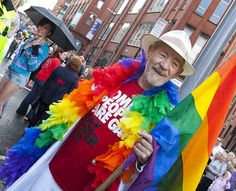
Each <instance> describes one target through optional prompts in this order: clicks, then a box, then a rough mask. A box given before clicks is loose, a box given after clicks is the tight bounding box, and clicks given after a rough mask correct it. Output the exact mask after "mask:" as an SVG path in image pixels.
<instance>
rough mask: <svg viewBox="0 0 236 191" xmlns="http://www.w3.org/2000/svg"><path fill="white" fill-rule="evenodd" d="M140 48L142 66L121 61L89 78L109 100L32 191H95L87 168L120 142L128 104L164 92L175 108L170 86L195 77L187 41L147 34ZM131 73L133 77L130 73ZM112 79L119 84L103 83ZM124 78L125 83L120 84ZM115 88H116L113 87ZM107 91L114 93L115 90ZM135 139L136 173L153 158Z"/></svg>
mask: <svg viewBox="0 0 236 191" xmlns="http://www.w3.org/2000/svg"><path fill="white" fill-rule="evenodd" d="M142 48H143V50H144V52H143V54H142V59H141V61H136V60H132V61H131V59H125V60H123V61H122V60H121V61H120V62H118V63H116V64H114V65H113V66H110V67H109V70H106V69H104V70H102V71H104V73H102V72H100V73H99V72H96V71H94V72H93V74H94V75H93V78H94V83H95V85H94V86H92V89H93V91H99V90H97V89H99V88H101V87H105V86H107V88H108V89H109V88H110V89H109V91H108V95H106V96H104V97H103V99H102V101H101V102H100V103H99V104H98V105H96V107H95V108H93V109H92V110H90V112H88V113H87V114H86V115H85V116H84V117H83V118H82V119H81V120H80V121H79V123H78V124H77V125H76V127H75V128H74V130H73V132H72V133H71V134H70V135H69V137H68V138H67V139H66V140H65V142H64V144H63V145H62V147H61V148H60V150H59V151H58V152H57V153H56V155H55V156H54V158H53V159H52V160H51V162H50V164H49V166H47V168H46V169H45V170H44V171H43V172H42V173H40V176H39V177H37V180H36V181H34V184H33V185H32V187H31V190H34V191H37V190H44V191H47V190H65V191H77V190H81V191H82V190H94V189H95V188H96V186H94V185H95V183H94V175H93V174H91V173H90V172H91V171H90V172H89V170H88V167H89V166H90V165H94V166H95V167H96V160H94V159H95V157H96V156H98V155H101V154H103V153H104V152H106V150H107V148H108V145H111V144H114V143H115V142H117V141H119V140H120V139H121V137H122V136H123V134H122V133H123V132H122V129H121V128H120V127H119V126H118V125H117V124H118V123H119V120H120V119H121V118H122V117H123V116H124V114H123V111H124V110H125V109H126V110H127V108H129V107H130V106H131V102H132V104H134V102H135V100H131V97H132V96H133V95H136V96H137V95H140V94H143V95H156V94H158V93H160V90H163V91H164V94H165V95H166V97H165V96H164V97H165V98H166V99H165V100H167V102H168V106H167V107H168V108H169V109H171V108H173V107H172V106H173V105H175V104H176V102H175V101H173V100H176V99H177V98H176V93H173V92H177V88H176V86H175V85H174V84H173V83H172V82H170V80H171V79H173V78H175V77H177V76H179V75H184V76H188V75H192V74H193V73H194V70H193V68H192V66H191V65H190V64H189V63H188V61H187V59H188V56H189V54H190V52H191V42H190V40H189V37H188V35H187V34H186V33H185V32H184V31H181V30H175V31H170V32H167V33H165V34H164V35H162V36H161V37H156V36H154V35H151V34H146V35H144V36H143V38H142ZM124 66H125V67H124ZM137 66H138V69H137ZM115 67H117V69H118V70H114V71H116V72H114V71H113V69H114V68H115ZM127 68H128V69H127ZM131 70H132V71H133V70H134V71H135V72H130V71H131ZM98 71H101V70H98ZM109 72H110V73H109ZM98 74H100V75H98ZM110 74H112V75H113V76H117V78H115V79H113V78H114V77H113V78H112V79H110V81H107V78H109V76H110ZM124 75H127V76H128V78H124V77H123V76H124ZM109 82H110V83H109ZM116 83H119V86H115V85H114V84H116ZM111 87H115V88H113V89H115V90H114V91H113V90H112V89H111ZM170 89H172V90H173V91H172V90H170ZM110 91H112V93H110ZM171 92H172V93H171ZM109 93H110V94H109ZM172 94H174V95H172ZM81 99H83V98H81ZM164 102H165V101H164ZM149 104H150V103H149ZM161 104H162V103H161V102H160V105H161ZM169 109H167V111H166V112H168V111H169ZM152 127H153V126H152ZM138 134H139V135H140V137H141V138H140V139H139V140H138V141H137V142H136V144H135V145H134V153H135V155H136V156H137V161H136V167H137V170H138V171H140V170H142V168H143V167H144V168H145V165H146V163H147V162H148V160H149V159H150V157H151V155H152V153H153V141H154V140H153V138H152V136H151V135H150V134H148V133H146V132H144V131H142V132H139V133H138ZM134 181H135V180H134ZM117 186H118V184H116V186H115V185H112V186H111V187H110V188H109V190H117V189H118V187H117ZM128 187H129V185H128V186H127V185H123V183H121V184H120V186H119V190H126V189H128ZM25 190H27V189H25Z"/></svg>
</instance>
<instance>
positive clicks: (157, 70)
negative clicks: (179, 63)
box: [153, 67, 167, 77]
mask: <svg viewBox="0 0 236 191" xmlns="http://www.w3.org/2000/svg"><path fill="white" fill-rule="evenodd" d="M153 69H154V70H155V72H156V73H158V74H159V75H160V76H163V77H167V72H165V73H164V72H163V71H161V70H160V69H158V68H155V67H154V68H153Z"/></svg>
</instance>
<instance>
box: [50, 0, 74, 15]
mask: <svg viewBox="0 0 236 191" xmlns="http://www.w3.org/2000/svg"><path fill="white" fill-rule="evenodd" d="M70 2H71V0H58V1H57V4H56V5H55V7H54V8H53V12H54V13H55V14H56V15H57V16H59V17H60V18H63V17H64V16H65V12H66V11H67V9H68V8H69V7H70Z"/></svg>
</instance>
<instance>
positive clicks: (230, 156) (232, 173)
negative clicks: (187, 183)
mask: <svg viewBox="0 0 236 191" xmlns="http://www.w3.org/2000/svg"><path fill="white" fill-rule="evenodd" d="M235 190H236V156H235V154H234V153H233V152H226V151H225V149H223V148H222V142H221V139H220V138H218V140H217V142H216V145H215V147H214V148H213V150H212V155H211V157H210V159H209V161H208V165H207V167H206V169H205V172H204V175H203V177H202V179H201V181H200V183H199V185H198V188H197V191H235Z"/></svg>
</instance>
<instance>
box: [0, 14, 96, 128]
mask: <svg viewBox="0 0 236 191" xmlns="http://www.w3.org/2000/svg"><path fill="white" fill-rule="evenodd" d="M54 30H55V26H54V24H53V23H51V22H50V21H49V20H47V19H45V18H44V19H42V20H41V21H40V22H39V24H38V26H37V28H36V30H35V27H31V25H29V26H28V30H26V29H20V30H19V31H17V33H16V34H15V36H14V40H13V41H12V43H11V45H10V47H9V49H8V51H7V53H6V55H5V60H4V61H6V60H7V59H12V56H13V54H15V55H14V59H13V61H12V63H11V64H10V65H9V66H8V68H7V69H6V72H5V74H4V77H3V78H2V80H1V82H0V91H1V96H0V117H2V115H3V112H4V111H3V110H4V105H5V104H6V102H7V101H8V100H9V98H10V97H11V96H12V95H13V94H14V93H15V92H16V91H18V90H19V89H20V88H24V87H26V86H28V87H30V89H31V91H30V92H29V93H28V95H27V96H26V97H25V99H24V100H23V101H22V103H21V104H20V106H19V108H18V109H17V110H16V113H17V114H18V115H22V116H24V120H25V121H29V126H34V125H36V124H38V123H40V121H41V120H42V119H45V117H46V116H47V114H46V111H47V110H48V107H49V105H50V104H51V103H52V102H55V101H57V100H59V99H62V97H63V95H64V94H67V93H69V92H70V91H72V90H73V89H74V88H75V87H76V85H77V83H78V80H79V78H80V77H81V76H82V75H83V73H84V70H85V59H84V57H83V56H76V55H74V54H73V53H72V51H68V52H66V51H63V50H62V49H60V48H59V47H58V46H56V45H55V44H52V45H51V46H50V47H49V44H48V39H47V38H48V37H49V36H50V35H52V34H53V33H54ZM51 48H52V50H51ZM54 70H55V71H54ZM87 70H88V69H86V72H85V73H87ZM88 73H91V72H88ZM87 75H88V74H87ZM73 76H74V77H73ZM49 90H53V92H52V91H49ZM45 92H46V93H47V94H46V93H45ZM42 97H44V101H43V100H42ZM29 106H31V107H29ZM29 108H30V110H29Z"/></svg>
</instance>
